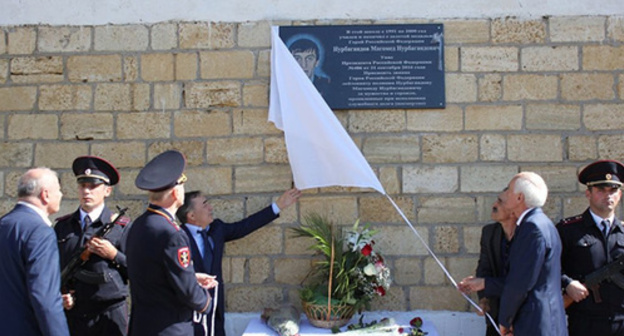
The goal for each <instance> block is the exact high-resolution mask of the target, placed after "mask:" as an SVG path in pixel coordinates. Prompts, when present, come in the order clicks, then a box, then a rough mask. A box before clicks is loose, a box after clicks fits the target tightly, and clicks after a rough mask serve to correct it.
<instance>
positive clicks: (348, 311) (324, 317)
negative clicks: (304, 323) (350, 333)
mask: <svg viewBox="0 0 624 336" xmlns="http://www.w3.org/2000/svg"><path fill="white" fill-rule="evenodd" d="M301 304H302V306H303V312H304V313H305V314H306V316H307V317H308V320H309V321H310V324H311V325H313V326H315V327H317V328H325V329H331V328H333V327H338V328H340V327H342V326H344V325H346V324H347V323H349V321H350V320H351V318H352V317H353V314H355V309H354V308H353V306H349V305H332V306H331V308H330V309H331V312H330V313H329V314H327V309H328V307H327V305H319V304H312V303H308V302H302V303H301Z"/></svg>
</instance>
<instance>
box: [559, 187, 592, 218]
mask: <svg viewBox="0 0 624 336" xmlns="http://www.w3.org/2000/svg"><path fill="white" fill-rule="evenodd" d="M583 192H584V191H583ZM588 206H589V203H588V202H587V198H586V197H585V196H584V195H583V194H582V193H579V196H577V197H569V198H568V197H566V198H565V199H564V200H563V209H564V210H563V218H568V217H572V216H576V215H580V214H582V213H583V212H585V210H587V207H588Z"/></svg>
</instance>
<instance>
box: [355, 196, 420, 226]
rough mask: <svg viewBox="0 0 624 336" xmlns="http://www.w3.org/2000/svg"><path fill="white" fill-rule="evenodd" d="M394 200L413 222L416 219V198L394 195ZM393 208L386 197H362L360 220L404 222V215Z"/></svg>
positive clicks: (363, 221) (366, 221) (365, 221)
mask: <svg viewBox="0 0 624 336" xmlns="http://www.w3.org/2000/svg"><path fill="white" fill-rule="evenodd" d="M393 200H394V202H395V203H396V204H397V206H398V207H399V209H401V211H403V213H404V214H405V216H406V217H407V218H408V219H409V220H410V221H412V222H414V221H415V220H416V213H415V211H414V209H415V205H414V200H413V199H412V198H411V197H400V196H397V197H394V198H393ZM390 209H393V206H392V204H391V203H390V202H389V201H388V200H387V199H386V198H385V197H380V196H376V197H362V198H360V220H361V221H362V223H368V222H375V223H384V224H386V223H403V217H401V215H400V214H399V213H398V212H397V211H389V210H390Z"/></svg>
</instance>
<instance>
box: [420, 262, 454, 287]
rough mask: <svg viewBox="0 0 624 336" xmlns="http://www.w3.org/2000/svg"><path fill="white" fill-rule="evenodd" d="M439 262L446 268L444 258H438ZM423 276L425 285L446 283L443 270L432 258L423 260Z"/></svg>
mask: <svg viewBox="0 0 624 336" xmlns="http://www.w3.org/2000/svg"><path fill="white" fill-rule="evenodd" d="M440 262H441V263H442V265H443V266H444V267H445V268H446V267H447V266H446V258H440ZM424 265H425V267H424V269H425V272H424V273H425V277H424V280H425V281H424V282H425V284H427V285H444V284H448V282H447V280H446V276H445V275H444V271H442V268H441V267H440V265H438V263H437V262H436V261H435V260H434V259H433V258H430V257H428V258H425V261H424Z"/></svg>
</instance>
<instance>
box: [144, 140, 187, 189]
mask: <svg viewBox="0 0 624 336" xmlns="http://www.w3.org/2000/svg"><path fill="white" fill-rule="evenodd" d="M185 165H186V159H185V158H184V155H183V154H182V153H180V152H179V151H177V150H169V151H166V152H163V153H160V154H158V155H157V156H156V157H155V158H153V159H152V160H151V161H150V162H148V163H147V165H145V167H143V169H141V171H140V172H139V175H137V177H136V180H134V185H136V187H137V188H139V189H141V190H149V191H162V190H166V189H169V188H173V187H174V186H176V185H177V184H181V183H184V182H185V181H186V176H184V174H183V172H184V167H185Z"/></svg>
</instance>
